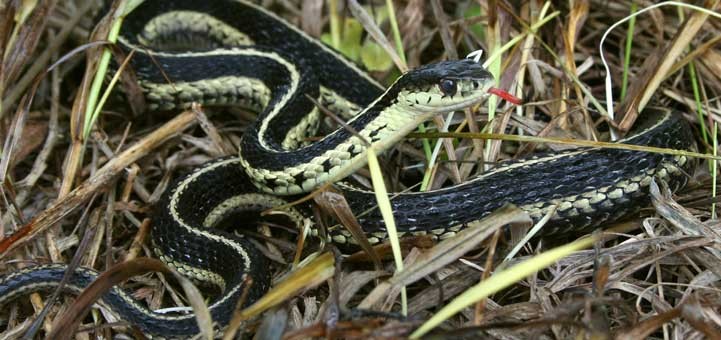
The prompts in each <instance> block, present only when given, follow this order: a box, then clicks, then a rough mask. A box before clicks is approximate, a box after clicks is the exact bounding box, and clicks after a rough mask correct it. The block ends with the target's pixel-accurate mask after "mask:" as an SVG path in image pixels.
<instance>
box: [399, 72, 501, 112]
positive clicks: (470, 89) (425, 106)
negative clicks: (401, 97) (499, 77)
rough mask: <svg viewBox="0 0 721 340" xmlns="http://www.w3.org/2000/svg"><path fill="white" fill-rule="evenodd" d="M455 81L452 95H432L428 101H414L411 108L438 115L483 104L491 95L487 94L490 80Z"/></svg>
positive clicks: (491, 83)
mask: <svg viewBox="0 0 721 340" xmlns="http://www.w3.org/2000/svg"><path fill="white" fill-rule="evenodd" d="M455 81H456V82H457V90H456V91H455V93H454V94H443V93H438V94H433V95H430V97H429V98H430V99H429V100H427V101H423V100H420V102H419V101H416V103H415V105H413V106H414V107H415V108H416V109H418V110H421V111H425V112H428V113H433V114H438V113H444V112H450V111H457V110H462V109H465V108H467V107H470V106H474V105H477V104H480V103H483V102H484V101H486V99H488V97H489V96H490V95H491V94H492V93H490V92H489V90H491V89H492V88H493V87H492V86H493V81H492V79H488V78H470V79H457V80H455Z"/></svg>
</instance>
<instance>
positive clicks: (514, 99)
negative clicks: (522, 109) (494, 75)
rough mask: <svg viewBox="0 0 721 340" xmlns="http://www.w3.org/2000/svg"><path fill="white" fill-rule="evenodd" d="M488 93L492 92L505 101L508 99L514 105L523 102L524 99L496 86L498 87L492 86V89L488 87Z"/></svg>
mask: <svg viewBox="0 0 721 340" xmlns="http://www.w3.org/2000/svg"><path fill="white" fill-rule="evenodd" d="M488 93H490V94H492V95H494V96H498V97H501V99H504V100H505V101H507V102H509V103H511V104H513V105H521V104H523V101H522V100H521V98H518V97H516V96H514V95H512V94H510V93H508V92H506V91H504V90H501V89H499V88H496V87H491V88H490V89H488Z"/></svg>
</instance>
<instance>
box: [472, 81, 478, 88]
mask: <svg viewBox="0 0 721 340" xmlns="http://www.w3.org/2000/svg"><path fill="white" fill-rule="evenodd" d="M473 88H474V89H477V88H478V82H477V81H473Z"/></svg>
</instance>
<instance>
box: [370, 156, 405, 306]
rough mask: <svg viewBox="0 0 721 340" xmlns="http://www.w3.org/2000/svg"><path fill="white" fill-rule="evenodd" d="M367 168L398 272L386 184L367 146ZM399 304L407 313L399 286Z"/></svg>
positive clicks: (399, 261) (395, 233) (397, 249)
mask: <svg viewBox="0 0 721 340" xmlns="http://www.w3.org/2000/svg"><path fill="white" fill-rule="evenodd" d="M368 169H369V170H370V173H371V182H373V192H374V193H375V195H376V201H377V202H378V209H380V212H381V216H383V222H385V225H386V231H387V232H388V240H389V241H390V243H391V249H392V250H393V260H395V264H396V271H398V272H400V271H402V270H403V255H402V254H401V243H400V241H399V237H398V230H397V228H396V221H395V219H394V218H393V209H392V208H391V201H390V200H389V199H388V191H387V190H386V185H385V183H384V182H383V173H382V172H381V167H380V165H379V164H378V157H377V156H376V153H375V150H374V149H373V148H372V147H370V148H368ZM401 306H402V307H401V309H402V313H403V315H407V314H408V295H407V294H406V288H405V287H403V288H401Z"/></svg>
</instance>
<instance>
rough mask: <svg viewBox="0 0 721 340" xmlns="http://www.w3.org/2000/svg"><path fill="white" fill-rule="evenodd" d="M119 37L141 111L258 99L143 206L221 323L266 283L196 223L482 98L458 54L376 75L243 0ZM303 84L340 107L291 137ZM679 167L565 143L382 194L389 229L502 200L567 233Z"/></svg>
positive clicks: (302, 186) (481, 210) (663, 126)
mask: <svg viewBox="0 0 721 340" xmlns="http://www.w3.org/2000/svg"><path fill="white" fill-rule="evenodd" d="M120 43H121V46H123V47H124V48H125V49H126V50H129V49H134V50H136V52H137V53H136V57H135V58H134V59H133V61H132V65H133V68H134V69H135V72H136V74H137V76H138V78H139V83H140V85H141V87H142V88H143V90H144V93H145V96H146V100H147V103H148V106H149V109H150V110H151V111H155V110H165V111H167V110H177V109H181V108H185V107H187V106H188V105H190V103H192V102H200V103H202V104H204V105H208V106H212V105H220V106H226V105H232V106H241V107H244V108H247V109H251V110H254V111H257V112H259V115H258V120H257V122H256V123H254V124H253V125H252V126H251V127H249V128H248V130H247V131H246V132H245V133H244V134H243V138H242V140H241V145H240V153H239V156H237V157H229V158H223V159H219V160H216V161H213V162H211V163H208V164H206V165H204V166H202V167H200V168H198V169H196V170H194V171H193V172H191V173H189V174H187V175H185V176H183V177H181V178H179V179H178V180H177V181H176V182H175V184H174V185H173V186H172V187H171V189H170V190H168V192H167V193H166V194H164V195H163V197H162V198H161V200H160V202H158V204H157V206H158V208H157V211H156V214H155V215H154V217H153V229H152V242H153V246H154V250H155V253H156V254H157V256H158V257H159V258H160V259H162V260H163V261H165V262H166V263H167V264H168V265H170V266H171V267H173V268H175V269H176V270H177V271H179V272H180V273H182V274H184V275H186V276H188V277H190V278H193V279H196V280H198V281H201V282H205V283H210V284H213V285H216V286H218V287H219V288H220V289H221V290H222V295H221V296H220V298H218V299H217V300H215V301H214V302H213V303H212V304H211V305H210V310H211V315H212V317H213V320H214V321H215V322H217V323H218V324H219V325H224V324H226V323H227V322H228V319H229V318H230V315H231V314H232V310H233V308H234V307H235V304H236V301H237V300H238V298H239V297H240V294H241V292H242V290H243V284H242V283H243V281H244V279H245V278H246V277H247V276H251V277H252V278H253V280H254V284H253V285H252V286H251V288H250V292H249V300H250V301H252V300H254V299H256V298H257V297H259V296H260V295H262V294H263V293H264V292H265V291H266V290H267V288H268V285H269V281H270V278H269V275H270V274H269V273H268V271H267V270H266V268H265V260H264V257H263V256H261V255H259V254H258V251H257V250H256V249H255V247H254V246H253V245H252V244H251V243H250V242H249V241H248V240H247V239H245V238H242V237H237V236H235V235H231V234H229V233H226V232H224V231H222V230H218V228H212V227H214V226H216V225H218V224H219V223H221V221H222V220H223V219H224V217H225V216H228V215H230V214H232V213H233V212H236V211H238V210H246V209H255V210H264V209H267V208H273V207H276V206H279V205H282V204H285V202H286V201H285V200H283V199H282V198H279V197H277V195H294V194H301V193H305V192H309V191H311V190H313V189H315V188H317V187H318V186H320V185H322V184H324V183H328V182H335V181H337V180H339V179H342V178H344V177H346V176H348V175H349V174H351V173H353V172H354V171H355V170H357V169H358V168H360V167H362V166H363V165H364V159H365V157H366V151H367V149H368V148H369V147H373V148H375V149H376V150H379V151H383V150H386V149H388V148H390V147H391V146H393V145H394V144H395V143H398V142H399V141H400V140H401V139H402V138H403V136H404V135H405V134H407V133H408V132H410V131H411V130H413V129H414V128H415V127H416V126H417V124H418V123H420V122H423V121H425V120H427V119H429V118H430V117H431V116H433V115H434V114H437V113H440V112H448V111H454V110H458V109H462V108H465V107H469V106H471V105H472V104H476V103H479V102H481V101H483V100H484V98H486V96H487V95H488V89H489V87H490V86H491V83H492V77H491V76H490V74H489V73H488V72H486V71H485V70H484V69H483V68H482V67H481V66H479V65H478V64H477V63H476V62H474V61H471V60H461V61H449V62H440V63H436V64H431V65H426V66H423V67H420V68H418V69H415V70H413V71H410V72H408V73H405V74H404V75H402V76H401V77H400V78H398V80H397V81H396V82H395V83H394V84H392V85H391V86H390V87H388V89H387V90H383V89H382V87H381V86H379V85H378V83H376V82H375V81H374V80H373V79H372V78H371V77H369V76H368V75H367V74H366V73H364V72H363V71H361V70H360V69H359V68H357V67H356V66H355V65H354V64H352V63H350V62H348V61H346V59H344V58H343V57H342V56H340V55H338V54H337V53H336V52H334V51H333V50H331V49H330V48H328V47H326V46H324V45H323V44H321V43H319V42H317V41H316V40H314V39H312V38H310V37H308V36H307V35H306V34H304V33H303V32H302V31H300V30H298V29H297V28H295V27H293V26H291V25H289V24H287V23H286V22H284V21H283V20H281V19H280V18H278V17H277V16H276V15H274V14H273V13H271V12H269V11H267V10H265V9H263V8H260V7H258V6H256V5H253V4H251V3H247V2H245V1H231V0H225V1H220V0H216V1H196V0H179V1H146V2H145V3H143V4H141V5H140V6H139V7H138V8H136V9H135V10H134V11H133V12H132V13H131V14H130V15H129V16H128V17H127V18H126V21H125V23H124V26H123V30H122V37H121V39H120ZM158 66H160V67H158ZM166 79H169V80H171V83H168V82H167V80H166ZM308 97H310V98H317V99H318V102H319V103H320V104H321V105H322V106H325V107H327V108H329V109H330V110H331V111H333V112H335V113H337V114H339V115H341V116H345V117H351V116H353V118H350V120H349V121H348V123H347V125H348V127H349V128H341V129H338V130H336V131H333V132H331V133H329V134H328V135H327V136H325V137H324V138H322V139H321V140H320V141H317V142H313V143H311V144H306V142H305V140H306V137H307V136H309V135H312V134H313V133H315V130H316V128H317V127H318V125H319V122H320V113H319V111H318V109H317V108H316V106H315V104H314V103H313V101H311V100H310V99H309V98H308ZM355 112H358V114H355V115H354V113H355ZM624 142H626V143H631V144H643V145H653V146H657V147H665V148H674V149H689V148H693V138H692V136H691V135H690V132H689V129H688V127H687V126H685V123H684V121H683V120H682V119H681V118H679V116H678V115H676V114H673V113H671V112H670V111H668V110H661V109H656V110H647V111H646V112H644V114H643V119H642V120H641V121H640V122H639V123H638V124H637V128H636V133H635V134H633V135H632V136H630V137H628V138H627V139H625V140H624ZM692 166H693V161H692V160H691V159H687V158H686V157H685V156H668V155H661V154H653V153H647V152H634V151H628V150H616V149H593V148H581V149H574V150H568V151H564V152H560V153H548V154H537V155H533V156H531V157H528V158H524V159H517V160H512V161H508V162H503V163H501V165H499V166H498V167H496V168H495V169H493V170H491V171H488V172H486V173H484V174H482V175H480V176H478V177H477V178H474V179H472V180H470V181H468V182H467V183H463V184H460V185H457V186H454V187H449V188H445V189H442V190H437V191H432V192H424V193H411V194H402V195H398V196H396V197H394V198H393V200H392V204H393V210H394V214H395V216H396V219H397V223H398V227H399V230H400V231H401V232H403V233H413V234H418V233H429V234H431V235H434V236H436V237H438V238H445V237H449V236H452V235H453V234H454V233H455V232H456V231H458V230H460V228H462V227H463V226H464V225H465V224H467V223H469V222H472V221H475V220H478V219H480V218H482V217H484V216H485V215H486V214H488V213H490V212H491V211H493V210H494V209H496V208H498V207H500V206H501V205H502V204H504V203H509V202H510V203H514V204H516V205H518V206H520V207H521V208H522V209H523V210H525V211H527V212H528V213H529V214H530V216H531V217H532V218H533V219H535V220H538V219H540V218H541V217H542V216H543V215H545V214H546V213H547V212H549V211H550V209H555V211H556V212H555V214H554V215H553V217H552V218H551V220H550V222H549V225H548V228H547V229H546V230H544V233H545V234H547V235H548V234H554V233H556V234H559V233H573V232H576V233H578V232H581V231H583V230H589V229H590V228H595V227H597V226H599V225H601V224H603V223H608V222H611V221H615V220H617V219H619V218H621V217H622V216H625V215H628V214H629V213H632V212H635V211H637V210H638V209H639V208H640V207H643V206H644V205H646V204H647V203H648V202H649V199H648V194H647V188H648V186H649V184H650V183H651V181H652V180H653V179H654V178H658V179H662V180H665V181H667V182H668V183H670V184H671V186H672V187H673V188H678V187H680V186H683V185H684V184H685V182H686V176H685V172H686V170H689V169H690V168H691V167H692ZM340 186H341V187H342V188H343V189H344V190H345V193H346V196H347V198H348V200H349V202H350V203H351V206H352V207H353V209H354V211H363V210H365V208H367V207H369V206H372V205H373V204H374V197H373V194H372V193H371V192H368V191H364V190H362V189H357V188H353V187H350V186H347V185H340ZM270 194H272V195H270ZM288 216H289V217H290V218H291V219H292V220H294V221H296V222H299V221H301V220H302V219H303V218H304V217H303V215H302V214H301V213H300V212H299V211H297V210H293V209H291V210H290V211H289V212H288ZM360 222H361V224H362V225H363V226H364V228H366V232H367V233H368V235H369V240H370V241H371V242H379V241H380V240H382V239H383V238H384V237H385V232H384V231H383V230H384V229H383V220H382V218H381V217H380V215H379V213H378V212H374V211H371V212H370V213H368V214H366V215H363V216H362V217H361V218H360ZM331 238H332V239H333V240H334V241H335V242H339V243H345V242H351V241H352V240H350V239H349V235H348V234H346V233H345V232H344V231H343V230H332V231H331ZM64 270H65V267H64V266H62V265H47V266H39V267H32V268H28V269H22V270H18V271H16V272H13V273H11V274H9V275H7V276H5V277H4V278H3V279H2V280H1V281H0V304H4V303H7V302H8V301H9V300H11V299H12V298H14V297H17V296H19V295H21V294H26V293H28V292H30V291H36V290H40V289H49V288H52V287H54V286H56V284H57V282H58V281H59V280H60V278H62V276H63V273H64ZM95 276H96V273H95V272H94V271H92V270H90V269H82V268H81V269H78V270H77V271H76V273H75V276H74V277H73V279H72V280H71V282H70V283H69V284H68V285H67V286H66V288H67V289H68V290H71V291H78V290H80V289H82V287H84V286H86V285H87V284H88V283H89V282H90V281H91V280H92V279H93V278H94V277H95ZM103 303H104V304H106V305H108V306H110V307H111V309H112V310H113V311H115V312H116V313H118V314H119V315H120V316H121V317H122V319H124V320H126V321H128V322H131V323H133V324H136V325H138V326H139V327H140V328H141V329H142V330H143V331H144V332H147V333H148V334H155V335H160V336H164V337H182V336H190V335H193V334H195V333H197V332H198V328H197V325H196V322H195V319H194V316H193V315H192V314H184V315H163V314H157V313H154V312H152V311H149V310H148V309H147V308H146V307H143V306H141V305H140V304H138V303H137V302H135V301H134V300H133V299H132V298H131V297H130V296H129V295H128V294H127V293H125V292H124V291H123V290H122V289H119V288H115V289H113V290H112V291H110V292H109V293H107V294H106V295H105V296H104V297H103Z"/></svg>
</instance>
